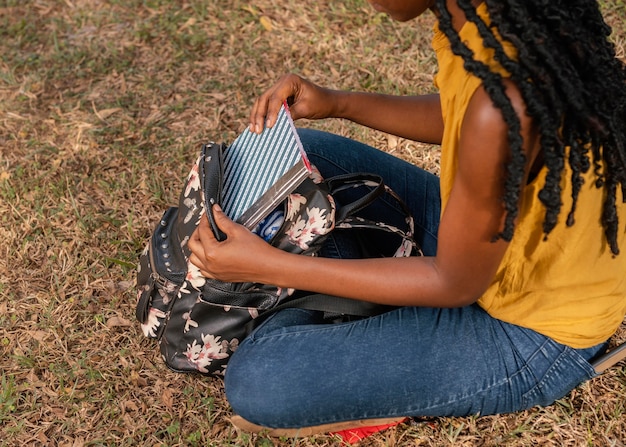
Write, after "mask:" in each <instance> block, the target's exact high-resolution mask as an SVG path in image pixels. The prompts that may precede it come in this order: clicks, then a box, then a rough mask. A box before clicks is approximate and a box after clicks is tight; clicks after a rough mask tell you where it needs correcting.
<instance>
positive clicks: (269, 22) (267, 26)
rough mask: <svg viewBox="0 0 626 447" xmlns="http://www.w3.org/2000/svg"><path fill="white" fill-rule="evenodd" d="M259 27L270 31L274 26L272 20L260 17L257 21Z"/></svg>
mask: <svg viewBox="0 0 626 447" xmlns="http://www.w3.org/2000/svg"><path fill="white" fill-rule="evenodd" d="M259 22H260V23H261V26H262V27H263V28H265V29H266V30H267V31H272V30H273V29H274V25H273V24H272V20H271V19H270V18H269V17H267V16H261V18H260V19H259Z"/></svg>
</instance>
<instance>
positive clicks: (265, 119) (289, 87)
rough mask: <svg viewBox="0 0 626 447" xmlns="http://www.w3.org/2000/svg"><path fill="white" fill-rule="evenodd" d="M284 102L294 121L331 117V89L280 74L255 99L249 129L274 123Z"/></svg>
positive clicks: (256, 130) (297, 77)
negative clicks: (276, 79) (272, 83)
mask: <svg viewBox="0 0 626 447" xmlns="http://www.w3.org/2000/svg"><path fill="white" fill-rule="evenodd" d="M284 101H287V103H288V104H289V111H290V112H291V117H292V118H293V119H294V120H297V119H300V118H307V119H322V118H330V117H332V111H333V107H334V91H333V90H329V89H326V88H322V87H319V86H318V85H316V84H313V83H312V82H310V81H307V80H306V79H303V78H301V77H300V76H298V75H295V74H287V75H284V76H282V77H281V78H280V79H279V80H278V82H276V83H275V84H274V85H273V86H272V87H270V88H269V89H268V90H267V91H265V93H263V94H262V95H261V96H259V98H258V99H257V100H256V101H255V103H254V106H253V107H252V112H251V113H250V131H252V132H255V133H261V132H262V131H263V129H264V127H272V126H273V125H274V124H275V123H276V119H277V117H278V112H279V111H280V107H281V105H282V104H283V102H284Z"/></svg>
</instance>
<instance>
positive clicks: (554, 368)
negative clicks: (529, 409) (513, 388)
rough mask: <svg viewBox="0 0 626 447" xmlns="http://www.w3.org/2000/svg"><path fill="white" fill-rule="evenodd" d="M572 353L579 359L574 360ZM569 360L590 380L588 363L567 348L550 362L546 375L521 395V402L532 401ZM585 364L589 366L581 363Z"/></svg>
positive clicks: (574, 351) (590, 374) (573, 350)
mask: <svg viewBox="0 0 626 447" xmlns="http://www.w3.org/2000/svg"><path fill="white" fill-rule="evenodd" d="M572 353H574V354H577V356H578V357H579V358H576V357H574V356H573V355H572ZM568 357H569V358H570V359H571V360H572V361H573V362H574V363H575V364H576V365H577V366H579V367H580V368H581V369H582V370H584V371H585V372H586V373H587V377H588V378H591V377H593V374H592V373H591V371H590V369H591V365H589V362H587V361H586V360H585V359H584V358H582V356H580V355H579V354H578V353H577V352H576V350H575V349H572V348H567V347H566V349H565V350H563V351H562V352H561V353H560V354H559V356H558V357H557V358H556V359H555V360H554V361H553V362H552V364H551V365H550V367H549V368H548V370H547V371H546V373H545V374H544V375H543V377H542V378H541V380H539V381H538V382H537V383H536V384H535V385H534V386H533V387H532V388H531V389H530V390H528V391H527V392H526V393H524V394H522V396H521V398H522V402H523V403H525V402H529V401H534V399H533V397H534V396H536V395H537V393H539V392H540V391H541V389H542V388H543V387H544V385H545V384H546V383H548V382H549V381H550V380H552V379H553V378H554V377H556V376H557V372H558V370H559V367H560V366H561V365H562V364H563V362H564V361H565V360H566V358H568ZM582 362H585V363H586V364H587V365H589V366H588V367H587V366H586V365H585V364H584V363H582Z"/></svg>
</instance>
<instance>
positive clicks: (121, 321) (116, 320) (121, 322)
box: [107, 316, 133, 329]
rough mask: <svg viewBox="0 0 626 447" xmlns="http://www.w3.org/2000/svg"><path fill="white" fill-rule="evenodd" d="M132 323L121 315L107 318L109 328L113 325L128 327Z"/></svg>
mask: <svg viewBox="0 0 626 447" xmlns="http://www.w3.org/2000/svg"><path fill="white" fill-rule="evenodd" d="M132 325H133V323H132V322H131V321H130V320H127V319H126V318H122V317H117V316H116V317H111V318H109V319H108V320H107V327H108V328H109V329H111V328H113V327H130V326H132Z"/></svg>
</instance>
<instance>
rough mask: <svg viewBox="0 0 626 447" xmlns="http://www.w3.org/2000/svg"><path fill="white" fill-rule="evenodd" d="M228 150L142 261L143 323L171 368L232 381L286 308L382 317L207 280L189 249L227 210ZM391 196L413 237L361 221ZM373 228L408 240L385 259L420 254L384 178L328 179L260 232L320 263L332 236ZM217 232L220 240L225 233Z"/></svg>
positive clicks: (205, 167) (294, 197) (193, 181)
mask: <svg viewBox="0 0 626 447" xmlns="http://www.w3.org/2000/svg"><path fill="white" fill-rule="evenodd" d="M224 148H225V147H224V145H219V144H215V143H209V144H206V145H204V146H203V148H202V153H201V154H200V157H199V158H198V160H197V162H196V164H195V165H194V166H193V168H192V170H191V172H190V174H189V176H188V179H187V182H186V185H185V188H184V189H183V191H182V194H181V196H180V199H179V203H178V206H177V207H171V208H169V209H168V210H167V211H166V212H165V214H164V215H163V217H162V218H161V220H160V221H159V222H158V224H157V225H156V228H155V229H154V231H153V233H152V236H151V238H150V241H149V242H148V244H147V246H146V248H145V249H144V251H143V253H142V254H141V256H140V259H139V265H138V273H137V289H138V291H137V293H138V300H137V307H136V317H137V319H138V320H139V322H140V324H141V328H142V331H143V333H144V335H145V336H146V337H149V338H154V339H156V340H157V341H158V345H159V348H160V352H161V355H162V357H163V360H164V361H165V364H166V365H167V366H168V367H169V368H171V369H172V370H174V371H177V372H197V373H201V374H217V375H220V374H223V373H224V369H225V367H226V364H227V362H228V359H229V357H230V355H231V354H232V353H233V352H234V351H235V350H236V349H237V346H238V345H239V343H240V342H241V340H242V339H243V338H244V337H245V336H246V335H247V334H248V333H249V331H250V330H251V329H252V328H253V327H254V326H255V325H256V323H257V322H258V321H261V319H262V318H259V317H260V316H263V315H267V314H269V313H270V312H274V311H276V310H278V309H281V308H284V307H305V308H315V309H319V310H323V311H326V312H328V313H329V314H333V315H334V316H335V317H336V316H337V315H356V316H367V315H373V314H376V313H380V312H381V308H380V307H376V306H374V305H371V304H369V303H362V305H358V304H359V302H358V301H354V300H343V299H341V298H337V297H332V298H333V299H332V300H329V299H328V297H327V296H325V297H324V298H325V299H324V300H321V299H316V298H319V297H318V296H316V295H312V296H306V297H297V295H294V292H295V291H294V290H291V289H281V288H279V287H275V286H272V285H267V284H253V283H224V282H221V281H217V280H214V279H209V278H205V277H203V276H202V275H201V274H200V271H199V269H198V268H197V267H196V266H195V265H194V264H192V263H191V262H190V261H189V256H190V251H189V248H188V247H187V242H188V240H189V238H190V237H191V235H192V233H193V232H194V230H195V229H196V226H197V225H198V223H199V221H200V219H201V217H202V216H203V215H204V214H207V217H208V218H209V221H210V222H212V221H213V219H212V213H211V204H213V203H220V202H219V198H220V186H221V183H222V178H221V177H222V169H221V166H220V163H221V160H222V156H223V154H222V151H223V150H224ZM353 188H359V189H360V190H363V193H362V194H360V195H359V197H358V199H357V200H353V201H351V202H349V203H347V204H342V205H338V201H337V200H336V197H337V196H339V195H341V193H342V191H347V190H350V189H352V190H353V191H354V189H353ZM383 194H386V195H387V196H388V197H392V198H393V199H394V200H396V201H397V202H398V204H399V206H400V207H401V208H402V209H403V210H404V211H405V214H406V228H403V229H400V228H397V227H393V226H391V225H387V224H385V223H375V222H371V221H368V220H366V219H363V218H361V217H359V216H358V213H359V211H360V210H362V209H363V208H365V207H367V206H368V205H369V204H371V203H372V202H373V201H374V200H377V199H379V197H381V196H382V195H383ZM372 228H374V229H376V230H382V231H384V232H386V233H388V234H392V235H394V237H395V236H397V238H398V241H399V243H398V244H397V245H396V246H395V249H394V250H395V253H393V252H392V253H387V254H385V253H379V254H376V255H386V256H410V255H412V254H420V253H419V249H418V247H417V245H416V244H415V242H414V240H413V238H412V234H413V220H412V218H411V216H410V214H409V213H408V212H407V211H406V206H405V205H404V204H403V203H402V201H401V200H400V199H399V198H398V197H397V195H395V194H394V193H393V191H391V190H390V189H389V188H387V187H386V186H385V185H384V184H383V182H382V179H381V178H380V177H378V176H376V175H372V174H349V175H345V176H338V177H333V178H330V179H327V180H322V179H321V177H320V176H319V175H317V176H311V177H310V178H307V179H306V180H305V181H304V182H303V183H302V184H300V186H298V187H297V188H296V190H295V191H293V192H292V193H291V194H290V195H289V196H288V198H287V199H286V200H285V201H284V203H283V205H282V206H281V207H279V208H278V209H277V210H276V211H275V212H274V213H272V215H270V216H268V217H267V218H266V219H265V221H263V222H261V223H260V224H259V226H258V227H257V228H256V229H255V232H257V234H258V235H259V236H260V237H264V238H265V239H266V240H267V241H268V242H269V243H270V244H272V245H273V246H275V247H277V248H280V249H282V250H285V251H288V252H291V253H298V254H302V255H309V256H315V255H317V254H318V252H319V250H320V247H321V246H322V244H323V243H324V240H325V239H326V238H327V237H328V234H329V233H330V232H331V231H336V230H337V229H342V231H349V230H350V229H370V230H371V229H372ZM213 231H214V232H217V231H218V230H217V227H215V226H214V227H213ZM216 237H218V239H219V237H220V236H219V235H218V234H216ZM369 256H371V255H369ZM329 301H330V302H331V304H330V305H329V304H328V302H329ZM322 303H323V304H322ZM333 303H334V304H333ZM355 303H357V304H355Z"/></svg>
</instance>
